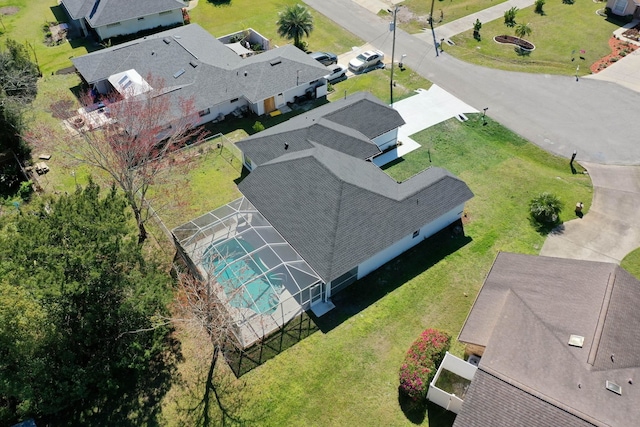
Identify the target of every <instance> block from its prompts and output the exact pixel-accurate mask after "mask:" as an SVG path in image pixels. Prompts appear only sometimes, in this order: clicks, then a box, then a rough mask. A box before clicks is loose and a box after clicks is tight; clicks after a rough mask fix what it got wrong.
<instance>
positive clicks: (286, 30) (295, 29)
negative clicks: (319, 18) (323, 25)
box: [277, 4, 313, 50]
mask: <svg viewBox="0 0 640 427" xmlns="http://www.w3.org/2000/svg"><path fill="white" fill-rule="evenodd" d="M277 25H278V34H279V35H280V36H281V37H284V38H286V39H287V40H293V45H294V46H296V47H297V48H299V49H302V50H305V49H304V44H303V43H302V42H301V40H300V39H302V37H303V36H307V37H309V34H311V31H313V17H312V16H311V12H310V11H309V9H308V8H307V7H305V6H303V5H301V4H296V5H293V6H287V8H286V9H285V10H283V11H282V12H280V14H279V17H278V22H277Z"/></svg>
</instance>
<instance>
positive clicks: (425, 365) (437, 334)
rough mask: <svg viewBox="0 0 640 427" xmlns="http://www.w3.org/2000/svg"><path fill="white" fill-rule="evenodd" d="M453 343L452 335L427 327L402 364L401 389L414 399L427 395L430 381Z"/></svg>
mask: <svg viewBox="0 0 640 427" xmlns="http://www.w3.org/2000/svg"><path fill="white" fill-rule="evenodd" d="M450 344H451V336H450V335H449V334H447V333H445V332H442V331H439V330H437V329H427V330H425V331H424V332H422V333H421V334H420V337H418V339H417V340H415V341H414V342H413V344H411V347H409V350H408V351H407V354H406V356H405V358H404V362H403V363H402V366H400V391H401V392H402V393H404V394H405V395H406V396H407V397H409V398H411V399H412V400H414V401H419V400H424V399H425V398H426V397H427V390H428V389H429V383H430V382H431V380H432V379H433V376H434V375H435V373H436V370H437V367H438V365H439V364H440V362H442V359H443V358H444V355H445V353H446V351H447V350H448V349H449V345H450Z"/></svg>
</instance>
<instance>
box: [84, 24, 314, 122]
mask: <svg viewBox="0 0 640 427" xmlns="http://www.w3.org/2000/svg"><path fill="white" fill-rule="evenodd" d="M72 62H73V64H74V65H75V67H76V69H77V70H78V71H79V72H80V74H82V76H83V78H84V79H85V80H86V81H87V83H89V84H93V83H97V82H100V81H103V80H106V79H108V78H109V77H110V76H112V75H114V74H118V73H122V72H124V71H127V70H135V71H136V72H137V73H138V74H139V75H141V76H142V77H143V78H144V77H147V76H149V75H152V76H153V77H155V78H156V79H162V80H163V81H164V82H165V84H166V85H167V86H168V87H171V88H175V89H177V90H175V91H173V92H172V96H175V97H176V99H178V98H182V99H191V98H193V99H194V101H195V106H194V107H195V108H196V109H197V110H198V111H199V110H201V109H205V108H208V107H210V106H212V105H215V104H217V103H220V102H224V101H229V100H230V99H233V98H240V97H245V98H247V100H248V101H249V102H252V103H255V102H259V101H261V100H263V99H265V98H267V97H270V96H273V95H275V94H278V93H282V92H284V91H286V90H288V89H291V88H292V87H295V86H296V85H297V82H300V84H302V83H303V82H309V81H312V80H316V79H320V78H322V77H323V76H324V75H326V74H327V69H326V67H324V66H323V65H321V64H319V63H318V62H317V61H314V60H313V59H311V58H309V57H308V55H306V54H305V53H304V52H302V51H301V50H300V49H298V48H296V47H294V46H292V45H286V46H283V47H280V48H277V49H272V50H269V51H267V52H265V53H262V54H260V55H255V56H252V57H249V58H244V59H243V58H241V57H240V56H238V55H237V54H236V53H234V52H233V51H232V50H231V49H229V48H228V47H227V46H225V45H224V44H223V43H222V42H220V41H219V40H218V39H216V38H215V37H213V36H212V35H211V34H209V33H208V32H207V31H206V30H204V29H203V28H202V27H200V26H199V25H197V24H189V25H185V26H181V27H177V28H174V29H171V30H167V31H163V32H160V33H157V34H154V35H151V36H147V37H144V38H142V39H137V40H134V41H132V42H128V43H123V44H120V45H117V46H114V47H111V48H108V49H104V50H100V51H96V52H92V53H89V54H87V55H83V56H80V57H78V58H73V59H72ZM183 70H184V71H183ZM178 72H180V73H179V75H178ZM176 75H177V77H176Z"/></svg>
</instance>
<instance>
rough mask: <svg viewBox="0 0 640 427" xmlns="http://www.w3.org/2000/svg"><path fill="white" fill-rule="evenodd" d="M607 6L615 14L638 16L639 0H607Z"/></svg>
mask: <svg viewBox="0 0 640 427" xmlns="http://www.w3.org/2000/svg"><path fill="white" fill-rule="evenodd" d="M607 7H608V8H610V9H611V12H613V13H614V14H616V15H619V16H627V15H633V18H634V19H638V18H640V1H636V0H607Z"/></svg>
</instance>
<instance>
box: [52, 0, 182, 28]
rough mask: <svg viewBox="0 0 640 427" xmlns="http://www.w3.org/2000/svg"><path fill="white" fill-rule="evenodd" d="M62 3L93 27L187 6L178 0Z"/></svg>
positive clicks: (113, 0)
mask: <svg viewBox="0 0 640 427" xmlns="http://www.w3.org/2000/svg"><path fill="white" fill-rule="evenodd" d="M62 3H63V4H64V6H65V7H66V9H67V11H68V12H69V15H71V17H72V18H73V19H80V18H86V19H87V21H88V22H89V24H90V25H91V26H92V27H93V28H96V27H101V26H103V25H109V24H114V23H116V22H122V21H126V20H128V19H135V18H141V17H144V16H149V15H153V14H156V13H162V12H168V11H172V10H178V9H182V8H183V7H186V6H187V5H186V4H185V3H183V2H182V1H179V0H136V1H131V0H62Z"/></svg>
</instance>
